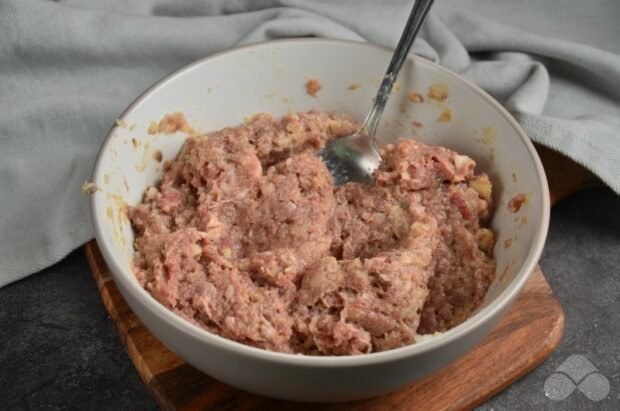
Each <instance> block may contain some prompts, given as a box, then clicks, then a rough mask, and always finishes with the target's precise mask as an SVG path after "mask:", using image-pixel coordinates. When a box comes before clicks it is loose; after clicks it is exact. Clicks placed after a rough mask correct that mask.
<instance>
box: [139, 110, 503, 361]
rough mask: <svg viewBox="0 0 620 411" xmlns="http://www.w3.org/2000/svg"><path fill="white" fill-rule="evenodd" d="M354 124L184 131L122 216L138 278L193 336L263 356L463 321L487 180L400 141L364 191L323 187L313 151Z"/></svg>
mask: <svg viewBox="0 0 620 411" xmlns="http://www.w3.org/2000/svg"><path fill="white" fill-rule="evenodd" d="M356 127H357V124H356V123H355V122H353V121H352V120H351V119H350V118H348V117H347V116H344V115H340V114H326V113H321V112H316V111H311V112H307V113H298V114H289V115H286V116H284V117H282V118H279V119H274V118H272V117H271V116H269V115H266V114H260V115H256V116H254V117H253V118H252V119H251V120H250V121H248V122H247V123H246V124H244V125H242V126H239V127H235V128H225V129H223V130H220V131H215V132H211V133H208V134H206V135H205V136H201V137H195V136H193V137H189V138H188V139H187V141H186V142H185V144H184V146H183V148H182V149H181V153H180V154H179V156H178V158H177V159H176V160H175V161H173V162H172V163H171V164H170V165H169V167H168V169H167V170H166V172H165V174H164V176H163V179H162V180H161V182H160V183H159V184H158V186H157V187H150V188H149V189H148V190H147V191H146V193H145V198H144V201H143V203H142V204H140V205H138V206H136V207H130V208H129V211H128V212H129V217H130V219H131V223H132V225H133V228H134V230H135V234H136V240H135V249H136V256H135V260H134V267H135V273H136V277H137V279H138V281H139V282H140V284H141V285H142V286H143V287H144V288H145V289H146V290H147V291H148V292H150V293H151V295H152V296H153V297H154V298H155V299H157V301H159V302H160V303H161V304H163V305H164V306H166V307H167V308H169V309H170V310H172V311H173V312H175V313H177V314H178V315H180V316H182V317H183V318H185V319H187V320H189V321H190V322H192V323H194V324H196V325H198V326H199V327H202V328H204V329H206V330H208V331H211V332H213V333H216V334H219V335H221V336H223V337H226V338H229V339H232V340H235V341H239V342H241V343H244V344H248V345H251V346H255V347H261V348H264V349H267V350H272V351H281V352H289V353H300V354H312V355H349V354H363V353H369V352H375V351H383V350H389V349H392V348H397V347H401V346H404V345H407V344H412V343H414V342H415V336H416V334H417V333H419V334H430V333H434V332H438V331H444V330H447V329H449V328H451V327H454V326H455V325H457V324H459V323H461V322H463V321H464V320H465V319H467V317H468V316H469V315H470V314H471V312H472V310H474V309H475V308H477V307H478V306H479V305H480V304H481V303H482V300H483V298H484V295H485V293H486V290H487V288H488V287H489V284H490V283H491V281H492V280H493V278H494V273H495V261H494V259H493V257H492V249H493V246H494V243H495V240H494V236H493V233H492V231H490V230H489V229H488V228H486V226H485V225H486V223H487V222H488V220H489V218H490V215H491V211H492V204H491V195H490V193H491V184H490V182H489V180H488V178H487V176H486V175H485V174H478V175H476V174H474V167H475V163H474V161H473V160H471V159H470V158H468V157H466V156H462V155H459V154H457V153H455V152H454V151H451V150H448V149H445V148H441V147H430V146H426V145H424V144H421V143H419V142H416V141H414V140H410V139H403V140H399V141H398V142H397V143H396V144H395V145H394V146H392V145H389V146H387V147H385V148H384V150H383V151H384V161H383V163H382V165H381V167H380V169H379V170H378V171H377V172H376V174H375V181H374V182H373V183H372V184H370V185H363V184H358V183H349V184H346V185H344V186H339V187H335V186H334V185H333V183H332V178H331V176H330V174H329V172H328V171H327V169H326V168H325V166H324V165H323V163H322V162H321V160H320V159H319V158H318V157H317V156H316V155H315V152H316V151H317V150H318V149H320V148H321V147H322V146H323V145H325V143H326V142H328V141H330V140H332V139H335V138H338V137H341V136H345V135H348V134H350V133H352V132H353V131H355V129H356Z"/></svg>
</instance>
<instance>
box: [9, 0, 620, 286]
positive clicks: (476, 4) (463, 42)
mask: <svg viewBox="0 0 620 411" xmlns="http://www.w3.org/2000/svg"><path fill="white" fill-rule="evenodd" d="M411 6H412V1H410V0H407V1H405V0H384V1H376V0H339V1H336V0H333V1H327V0H312V1H311V0H186V1H176V0H126V1H120V0H67V1H43V0H2V1H0V142H1V145H0V147H1V148H0V232H1V233H2V236H1V237H0V286H3V285H6V284H8V283H10V282H13V281H15V280H18V279H20V278H23V277H25V276H27V275H29V274H32V273H35V272H37V271H39V270H41V269H43V268H45V267H47V266H49V265H51V264H53V263H55V262H57V261H59V260H60V259H61V258H62V257H64V256H65V255H67V254H68V253H69V252H70V251H71V250H73V249H75V248H76V247H78V246H79V245H81V244H83V243H84V242H86V241H88V240H89V239H91V238H92V237H93V231H92V228H91V224H90V217H89V211H88V201H87V199H86V198H85V197H84V196H83V195H81V192H80V188H81V185H82V183H83V182H84V181H85V180H87V179H88V178H89V176H90V173H91V170H92V166H93V162H94V159H95V155H96V153H97V150H98V148H99V146H100V144H101V142H102V140H103V138H104V137H105V135H106V132H107V130H108V129H109V127H110V126H111V125H112V124H113V122H114V120H115V119H116V117H117V116H118V115H119V114H120V113H121V112H122V111H123V109H124V108H125V107H126V106H127V105H128V104H129V103H130V102H131V101H132V100H133V99H134V98H135V96H137V95H138V94H140V93H141V92H142V91H144V90H145V89H146V88H148V87H149V86H150V85H151V84H153V83H154V82H155V81H157V80H158V79H160V78H161V77H163V76H164V75H166V74H168V73H169V72H171V71H173V70H175V69H177V68H179V67H181V66H183V65H186V64H187V63H190V62H191V61H193V60H196V59H198V58H201V57H204V56H206V55H209V54H212V53H215V52H218V51H221V50H224V49H228V48H231V47H234V46H236V45H240V44H247V43H252V42H258V41H266V40H271V39H279V38H285V37H306V36H317V37H330V38H339V39H350V40H358V41H369V42H372V43H377V44H381V45H386V46H390V47H394V46H395V45H396V43H397V41H398V38H399V37H400V33H401V30H402V27H403V25H404V23H405V21H406V19H407V16H408V15H409V12H410V9H411ZM618 16H620V2H618V1H616V0H596V1H590V2H581V1H577V0H545V1H537V0H526V1H519V2H515V1H510V0H501V1H500V0H438V1H437V2H436V4H435V6H434V8H433V10H432V11H431V14H430V15H429V17H428V20H427V22H426V24H425V26H424V27H423V29H422V30H421V33H420V37H421V38H420V39H418V41H417V42H416V44H415V45H414V48H413V51H414V52H415V53H417V54H420V55H422V56H424V57H426V58H429V59H432V60H435V61H437V62H439V63H440V64H442V65H444V66H446V67H448V68H449V69H452V70H454V71H457V72H459V73H461V74H462V75H464V76H465V77H466V78H468V79H469V80H471V81H473V82H475V83H477V84H478V85H480V86H481V87H482V88H484V89H485V90H486V91H488V92H489V93H490V94H491V95H492V96H494V97H495V98H496V99H497V100H499V101H500V102H501V103H502V104H504V105H505V107H506V108H507V109H508V110H510V111H511V112H512V114H513V115H514V116H515V118H516V119H517V120H518V121H519V123H520V124H521V125H522V126H523V127H524V129H525V131H526V132H527V133H528V135H529V136H530V137H531V138H532V140H534V141H536V142H538V143H540V144H543V145H545V146H548V147H550V148H553V149H555V150H558V151H560V152H562V153H564V154H565V155H567V156H569V157H571V158H572V159H574V160H575V161H576V162H578V163H580V164H582V165H584V166H585V167H587V168H588V169H590V170H591V171H592V172H593V173H595V174H596V175H597V176H599V177H600V178H601V180H602V181H604V182H605V183H606V184H608V185H609V186H610V187H611V188H612V189H613V190H614V191H616V192H617V193H620V57H619V54H620V25H619V24H617V17H618Z"/></svg>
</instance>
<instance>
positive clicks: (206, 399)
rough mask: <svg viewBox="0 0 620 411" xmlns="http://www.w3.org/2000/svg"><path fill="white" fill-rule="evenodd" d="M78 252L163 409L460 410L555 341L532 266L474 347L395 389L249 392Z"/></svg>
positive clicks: (543, 286)
mask: <svg viewBox="0 0 620 411" xmlns="http://www.w3.org/2000/svg"><path fill="white" fill-rule="evenodd" d="M85 252H86V256H87V259H88V262H89V264H90V268H91V271H92V274H93V277H94V279H95V282H96V283H97V286H98V287H99V291H100V293H101V298H102V300H103V303H104V305H105V307H106V309H107V310H108V312H109V313H110V317H111V318H112V321H113V322H114V325H115V326H116V329H117V330H118V334H119V336H120V338H121V340H122V341H123V344H124V345H125V347H126V349H127V352H128V353H129V356H130V358H131V360H132V361H133V363H134V364H135V366H136V368H137V370H138V372H139V373H140V376H141V377H142V379H143V380H144V383H145V384H146V385H147V387H148V388H149V390H150V391H151V393H152V394H153V397H154V398H155V400H156V401H157V402H158V404H159V405H160V406H161V407H162V409H165V410H194V409H201V410H232V409H234V410H237V409H238V410H306V409H307V410H310V409H313V410H316V409H319V410H333V411H340V410H360V411H361V410H412V409H414V408H415V409H421V410H425V411H431V410H447V409H453V410H463V409H469V408H472V407H474V406H475V405H477V404H480V403H481V402H483V401H485V400H486V399H488V398H490V397H491V396H493V395H495V394H496V393H498V392H500V391H501V390H503V389H504V388H506V387H507V386H508V385H510V384H511V383H513V382H514V381H516V380H517V379H519V378H520V377H521V376H523V375H524V374H526V373H527V372H528V371H530V370H531V369H532V368H533V367H535V366H536V365H537V364H538V363H540V362H541V361H542V360H543V359H544V358H546V357H547V356H548V355H549V354H550V353H551V352H552V351H553V350H554V349H555V347H556V346H557V344H558V342H559V341H560V338H561V336H562V332H563V330H564V314H563V312H562V307H561V306H560V305H559V303H558V301H557V300H556V299H555V297H554V295H553V292H552V291H551V288H549V284H548V283H547V281H546V280H545V277H544V276H543V274H542V272H541V271H540V268H537V269H536V271H535V272H534V273H533V274H532V276H531V277H530V279H529V281H528V282H527V284H526V285H525V288H524V289H523V292H522V293H521V295H520V297H519V299H518V300H517V301H516V302H515V304H514V305H513V307H512V309H511V311H510V312H509V313H508V314H507V315H506V316H505V317H504V318H503V319H502V320H501V321H500V323H499V324H498V325H497V326H496V327H495V328H494V329H493V331H492V332H491V333H490V334H489V335H488V336H487V337H486V338H485V339H484V340H483V341H482V342H481V343H480V344H478V345H477V346H476V347H475V348H473V349H472V350H471V351H470V352H469V353H467V354H466V355H465V356H463V357H461V358H460V359H458V360H457V361H455V362H453V363H452V364H450V365H448V366H446V367H444V368H442V369H441V370H439V371H437V372H436V373H434V374H433V375H431V376H429V377H426V378H424V379H423V380H420V381H418V382H416V383H414V384H413V385H411V386H409V387H408V388H405V389H403V390H401V391H398V392H395V393H392V394H388V395H384V396H381V397H377V398H374V399H370V400H365V401H357V402H351V403H341V404H320V405H317V404H300V403H292V402H285V401H277V400H272V399H269V398H264V397H260V396H257V395H253V394H249V393H246V392H243V391H241V390H238V389H236V388H233V387H231V386H228V385H226V384H223V383H220V382H219V381H216V380H214V379H213V378H210V377H208V376H207V375H205V374H203V373H201V372H200V371H198V370H196V369H195V368H193V367H192V366H190V365H188V364H187V363H185V362H184V361H183V360H182V359H181V358H179V357H177V356H176V355H175V354H173V353H172V352H171V351H170V350H168V349H167V348H166V347H165V346H164V345H163V344H162V343H160V342H159V341H158V340H157V339H156V338H155V337H154V336H153V335H152V334H151V333H150V332H149V331H148V330H147V329H146V328H145V327H144V325H143V324H142V323H141V322H140V320H139V319H138V318H137V317H136V316H135V314H134V313H133V312H132V311H131V309H130V308H129V306H128V305H127V303H126V302H125V300H124V299H123V297H122V296H121V294H120V292H119V291H118V288H117V287H116V285H115V284H114V281H112V278H111V277H110V273H109V271H108V268H107V266H106V264H105V262H104V260H103V257H102V255H101V253H100V251H99V248H98V247H97V243H96V242H95V241H94V240H93V241H91V242H89V243H88V244H86V246H85Z"/></svg>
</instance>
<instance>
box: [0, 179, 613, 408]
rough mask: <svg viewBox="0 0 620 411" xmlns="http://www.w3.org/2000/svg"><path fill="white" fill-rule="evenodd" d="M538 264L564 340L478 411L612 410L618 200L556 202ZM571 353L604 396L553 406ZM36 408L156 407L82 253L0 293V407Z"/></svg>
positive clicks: (588, 196)
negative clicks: (548, 387) (550, 389)
mask: <svg viewBox="0 0 620 411" xmlns="http://www.w3.org/2000/svg"><path fill="white" fill-rule="evenodd" d="M541 265H542V268H543V271H544V272H545V274H546V276H547V279H548V280H549V282H550V284H551V287H552V288H553V290H554V291H555V293H556V295H557V296H558V299H559V300H560V303H561V304H562V306H563V307H564V311H565V314H566V329H565V332H564V338H563V339H562V342H561V343H560V346H559V348H558V349H557V350H556V351H555V352H554V353H553V354H552V355H551V357H550V358H548V359H547V360H546V361H545V362H543V363H542V364H541V365H540V366H539V367H538V368H536V369H535V370H534V371H532V372H531V373H530V374H529V375H527V376H525V377H524V378H522V379H521V380H520V381H518V382H516V383H515V384H513V385H512V386H511V387H510V388H509V389H507V390H506V391H504V392H502V393H500V394H499V395H497V396H496V397H494V398H492V399H491V400H490V401H488V402H487V403H485V404H483V405H482V406H481V407H480V409H482V410H529V409H536V410H541V409H551V410H556V409H557V410H560V409H562V410H565V409H575V410H582V409H595V410H596V409H600V410H618V409H620V366H619V362H620V268H619V267H620V197H617V196H616V195H614V194H613V193H612V192H611V191H608V190H605V189H597V190H592V191H588V192H584V193H581V194H579V195H577V196H574V197H572V198H570V199H568V200H565V201H564V202H562V203H560V204H558V205H557V206H556V207H555V208H554V209H553V211H552V214H551V230H550V233H549V238H548V241H547V246H546V248H545V252H544V254H543V257H542V261H541ZM573 354H580V355H583V356H585V357H586V358H588V359H589V360H590V361H591V362H592V363H593V364H594V365H596V366H597V367H598V369H599V370H600V371H601V373H602V374H603V375H605V376H606V377H607V378H608V379H609V382H610V384H611V392H610V394H609V395H608V396H607V398H605V399H604V400H601V401H599V402H592V401H590V400H588V399H587V398H586V396H584V395H583V394H582V393H581V392H579V391H575V392H573V394H572V395H570V396H569V397H568V398H567V399H565V400H564V401H561V402H555V401H551V400H549V399H548V398H546V397H545V394H544V388H543V387H544V382H545V380H546V379H547V377H548V376H549V375H551V374H552V373H553V372H554V370H555V369H556V368H557V367H558V366H559V365H560V364H561V363H562V362H563V361H564V360H565V359H566V358H567V357H568V356H570V355H573ZM458 377H459V376H458V375H455V378H458ZM489 378H493V376H492V375H490V376H489ZM35 408H36V409H50V410H53V409H97V410H106V409H110V410H112V409H115V410H117V409H157V406H156V404H155V403H154V401H153V400H152V399H151V397H150V395H149V393H148V391H147V390H146V388H145V387H144V385H143V384H142V381H141V380H140V377H139V376H138V374H137V372H136V371H135V369H134V367H133V365H132V363H131V362H130V360H129V358H128V356H127V354H126V353H125V350H124V349H123V346H122V345H121V342H120V340H119V338H118V337H117V335H116V332H115V330H114V327H113V325H112V322H111V320H110V319H109V318H108V317H107V315H106V311H105V309H104V307H103V305H102V304H101V302H100V300H99V295H98V293H97V289H96V287H95V285H94V283H93V281H92V279H91V275H90V273H89V270H88V266H87V263H86V260H85V258H84V255H83V253H82V251H81V250H77V251H75V252H73V253H72V254H71V255H70V256H68V257H67V258H66V259H64V260H63V261H62V262H60V263H59V264H57V265H55V266H53V267H51V268H49V269H47V270H45V271H43V272H41V273H39V274H37V275H34V276H31V277H29V278H27V279H25V280H22V281H20V282H17V283H15V284H12V285H9V286H7V287H5V288H3V289H0V409H2V410H7V409H8V410H20V409H24V410H25V409H35Z"/></svg>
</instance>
